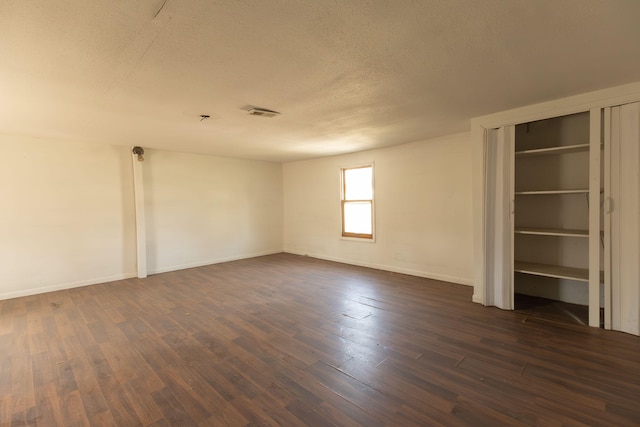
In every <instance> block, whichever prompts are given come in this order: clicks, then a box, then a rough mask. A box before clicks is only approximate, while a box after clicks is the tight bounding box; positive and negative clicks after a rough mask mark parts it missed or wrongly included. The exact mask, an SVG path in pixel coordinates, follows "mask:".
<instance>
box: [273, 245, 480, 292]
mask: <svg viewBox="0 0 640 427" xmlns="http://www.w3.org/2000/svg"><path fill="white" fill-rule="evenodd" d="M284 253H288V254H293V255H301V256H308V257H311V258H317V259H322V260H325V261H333V262H339V263H341V264H349V265H356V266H358V267H367V268H373V269H376V270H383V271H389V272H392V273H400V274H407V275H409V276H416V277H423V278H425V279H433V280H439V281H441V282H449V283H455V284H458V285H466V286H472V285H473V281H472V280H470V279H465V278H462V277H456V276H450V275H447V274H438V273H431V272H426V271H422V270H414V269H411V268H399V267H393V266H390V265H386V264H377V263H368V262H361V261H354V260H351V259H345V258H338V257H331V256H326V255H320V254H313V253H306V252H297V251H292V250H285V251H284ZM474 298H475V297H474Z"/></svg>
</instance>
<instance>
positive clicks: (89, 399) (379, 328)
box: [0, 254, 640, 427]
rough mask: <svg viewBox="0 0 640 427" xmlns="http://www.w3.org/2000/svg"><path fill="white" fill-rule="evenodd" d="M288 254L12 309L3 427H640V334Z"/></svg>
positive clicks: (9, 304) (34, 299)
mask: <svg viewBox="0 0 640 427" xmlns="http://www.w3.org/2000/svg"><path fill="white" fill-rule="evenodd" d="M471 293H472V290H471V288H470V287H466V286H460V285H453V284H448V283H443V282H438V281H433V280H427V279H421V278H416V277H411V276H405V275H401V274H393V273H389V272H383V271H377V270H370V269H365V268H359V267H354V266H348V265H343V264H337V263H331V262H326V261H321V260H315V259H311V258H306V257H300V256H294V255H289V254H279V255H273V256H266V257H260V258H254V259H249V260H242V261H235V262H229V263H224V264H218V265H212V266H207V267H201V268H194V269H190V270H183V271H178V272H172V273H165V274H159V275H155V276H151V277H149V278H147V279H144V280H139V279H130V280H123V281H118V282H113V283H108V284H102V285H94V286H89V287H84V288H77V289H73V290H68V291H60V292H54V293H49V294H43V295H36V296H31V297H25V298H17V299H12V300H6V301H2V302H0V350H1V355H0V424H1V425H2V426H27V425H38V426H157V427H159V426H171V425H174V426H225V425H229V426H258V425H266V426H271V425H277V426H298V425H309V426H358V425H362V426H432V425H446V426H463V425H470V426H499V425H508V426H519V425H541V426H560V425H568V426H599V425H600V426H632V425H634V426H637V425H640V405H639V403H638V402H640V338H638V337H634V336H631V335H626V334H622V333H616V332H610V331H604V330H599V329H595V328H588V327H582V326H573V325H567V324H563V323H558V322H553V321H546V320H542V319H539V318H536V317H531V316H527V315H525V314H521V313H516V312H506V311H501V310H498V309H495V308H487V307H482V306H480V305H477V304H473V303H471Z"/></svg>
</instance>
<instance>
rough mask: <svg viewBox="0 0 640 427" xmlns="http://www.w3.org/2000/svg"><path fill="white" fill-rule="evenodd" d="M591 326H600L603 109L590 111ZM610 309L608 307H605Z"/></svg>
mask: <svg viewBox="0 0 640 427" xmlns="http://www.w3.org/2000/svg"><path fill="white" fill-rule="evenodd" d="M589 114H590V117H589V144H590V149H589V326H595V327H599V326H600V156H601V153H600V147H601V145H602V142H603V141H602V137H601V135H602V132H601V129H602V123H601V121H602V120H601V116H602V110H601V109H600V108H592V109H591V110H590V112H589ZM605 310H608V308H605Z"/></svg>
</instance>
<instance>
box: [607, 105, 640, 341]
mask: <svg viewBox="0 0 640 427" xmlns="http://www.w3.org/2000/svg"><path fill="white" fill-rule="evenodd" d="M609 115H610V116H609V118H605V124H606V127H607V128H608V129H605V135H607V136H608V137H609V141H608V142H609V148H608V149H606V150H605V166H606V168H607V170H606V171H605V179H606V180H607V181H608V182H606V185H605V197H606V199H605V200H606V205H605V234H609V237H610V242H611V245H610V250H607V249H608V248H607V245H605V263H606V264H609V265H610V268H609V269H607V268H606V267H605V274H607V275H610V276H608V277H605V285H607V284H608V283H607V282H610V296H611V320H610V321H611V329H614V330H618V331H623V332H628V333H631V334H635V335H640V103H638V102H636V103H632V104H626V105H621V106H618V107H612V108H611V109H610V111H609ZM607 157H608V158H607ZM606 193H608V194H606ZM606 231H609V233H606ZM605 238H606V236H605ZM606 291H607V289H606V287H605V292H606ZM607 320H608V319H606V318H605V326H607V325H606V323H607Z"/></svg>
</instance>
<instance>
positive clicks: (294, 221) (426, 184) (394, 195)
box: [283, 133, 473, 284]
mask: <svg viewBox="0 0 640 427" xmlns="http://www.w3.org/2000/svg"><path fill="white" fill-rule="evenodd" d="M471 158H472V152H471V143H470V134H469V133H461V134H457V135H451V136H447V137H443V138H436V139H432V140H428V141H422V142H417V143H411V144H405V145H401V146H396V147H391V148H385V149H380V150H373V151H367V152H360V153H354V154H350V155H344V156H337V157H330V158H323V159H317V160H309V161H301V162H293V163H286V164H284V166H283V179H284V201H285V203H284V224H285V228H284V249H285V251H286V252H291V253H296V254H303V255H304V254H306V255H309V256H313V257H318V258H325V259H331V260H336V261H341V262H346V263H352V264H359V265H365V266H370V267H375V268H381V269H385V270H390V271H397V272H404V273H408V274H414V275H418V276H424V277H432V278H436V279H441V280H447V281H451V282H456V283H463V284H471V283H472V278H473V234H472V216H471V213H472V200H471V195H472V194H471ZM370 161H374V162H375V169H374V173H375V177H374V180H375V188H374V190H375V218H376V221H375V222H376V224H375V236H376V241H375V243H368V242H359V241H351V240H345V239H341V238H340V232H341V226H340V221H341V219H340V218H341V217H340V172H339V171H340V168H342V167H348V166H355V165H359V164H362V163H365V162H370Z"/></svg>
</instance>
